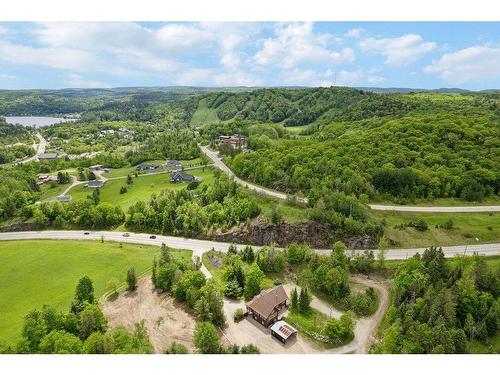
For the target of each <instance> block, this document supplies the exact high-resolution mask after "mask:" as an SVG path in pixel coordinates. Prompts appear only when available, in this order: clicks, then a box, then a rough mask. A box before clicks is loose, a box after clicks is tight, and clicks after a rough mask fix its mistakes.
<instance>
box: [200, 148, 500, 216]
mask: <svg viewBox="0 0 500 375" xmlns="http://www.w3.org/2000/svg"><path fill="white" fill-rule="evenodd" d="M200 149H201V150H202V151H203V152H204V153H205V155H207V156H208V157H209V158H210V159H212V161H213V162H214V165H215V166H216V167H217V168H219V169H220V170H222V171H223V172H225V173H226V174H227V175H229V176H230V177H232V178H234V180H235V181H236V183H237V184H239V185H241V186H243V187H245V188H247V189H250V190H253V191H256V192H257V193H261V194H265V195H267V196H270V197H273V198H278V199H283V200H286V199H288V198H289V196H288V195H287V194H285V193H282V192H279V191H276V190H272V189H268V188H265V187H262V186H258V185H255V184H252V183H251V182H247V181H244V180H242V179H241V178H239V177H238V176H236V175H235V174H234V172H233V171H232V170H231V169H230V168H229V167H228V166H227V165H226V164H224V162H223V161H222V159H221V158H219V156H218V154H217V153H215V152H214V151H211V150H210V149H209V148H208V147H207V146H201V145H200ZM297 200H298V201H299V202H302V203H307V198H297ZM368 206H369V207H370V208H371V209H372V210H377V211H403V212H499V211H500V206H463V207H459V206H456V207H453V206H443V207H439V206H432V207H423V206H422V207H418V206H391V205H383V204H369V205H368Z"/></svg>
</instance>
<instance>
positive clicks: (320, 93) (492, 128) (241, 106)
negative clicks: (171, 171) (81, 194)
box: [204, 88, 500, 202]
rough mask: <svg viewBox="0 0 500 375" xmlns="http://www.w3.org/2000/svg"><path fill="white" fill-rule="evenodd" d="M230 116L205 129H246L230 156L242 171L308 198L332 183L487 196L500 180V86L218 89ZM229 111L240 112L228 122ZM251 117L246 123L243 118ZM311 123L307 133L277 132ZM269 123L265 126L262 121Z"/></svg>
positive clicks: (404, 192)
mask: <svg viewBox="0 0 500 375" xmlns="http://www.w3.org/2000/svg"><path fill="white" fill-rule="evenodd" d="M206 98H207V101H206V104H207V106H208V107H209V108H212V109H215V110H216V112H217V116H218V118H219V119H221V120H226V121H225V122H223V123H220V122H219V123H213V124H208V125H206V126H205V127H204V129H205V130H204V134H209V135H210V137H212V138H211V139H215V137H216V135H217V134H215V133H218V134H228V131H238V130H239V131H241V132H242V133H243V134H246V135H249V134H248V127H245V126H242V124H245V123H248V121H251V123H252V126H253V127H255V126H256V124H258V123H259V122H261V123H262V125H261V127H262V129H265V131H264V130H263V131H262V132H260V134H258V135H257V134H254V135H253V136H251V137H250V142H249V146H250V148H251V149H252V150H253V151H254V152H249V153H242V154H238V155H235V156H234V157H233V158H232V160H230V161H229V163H230V164H231V167H232V169H233V170H234V172H235V173H236V174H238V175H239V176H240V177H241V178H243V179H247V180H250V181H253V182H256V183H258V184H261V185H264V186H268V187H272V188H274V189H277V190H281V191H285V192H288V193H299V194H301V195H305V196H308V195H309V197H310V198H311V202H315V201H316V200H317V199H316V197H318V196H320V195H323V196H324V194H325V191H326V190H333V191H335V190H339V191H342V192H344V193H346V194H348V195H351V194H352V195H355V196H356V197H358V198H360V197H363V196H366V197H367V198H371V199H387V198H388V199H394V200H396V201H400V202H405V201H409V200H413V199H415V198H426V199H433V198H442V197H456V198H462V199H466V200H469V201H481V200H483V199H484V198H486V197H490V196H492V195H495V194H498V192H499V189H500V172H499V170H500V168H499V166H500V151H499V150H500V148H499V145H500V144H499V143H500V141H499V139H500V127H499V123H500V95H498V94H495V93H464V94H449V93H409V94H399V93H397V94H376V93H372V92H364V91H361V90H355V89H349V88H315V89H265V90H256V91H252V92H247V93H211V94H208V95H207V96H206ZM228 119H235V120H233V121H227V120H228ZM239 119H244V120H246V121H247V122H241V121H240V120H239ZM276 122H279V123H280V124H281V125H284V126H285V127H287V126H292V125H303V124H310V125H309V126H308V127H307V128H306V129H305V130H304V131H303V132H302V134H303V135H307V136H306V137H304V136H293V134H288V135H287V134H285V135H282V136H279V137H276V136H273V134H272V133H273V132H272V131H271V132H270V130H269V129H272V128H273V127H275V125H271V126H270V125H269V123H276ZM265 123H267V125H266V124H265Z"/></svg>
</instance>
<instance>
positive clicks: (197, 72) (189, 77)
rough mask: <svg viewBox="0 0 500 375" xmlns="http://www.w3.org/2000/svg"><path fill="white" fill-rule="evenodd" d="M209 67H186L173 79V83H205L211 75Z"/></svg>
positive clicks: (190, 84) (182, 84)
mask: <svg viewBox="0 0 500 375" xmlns="http://www.w3.org/2000/svg"><path fill="white" fill-rule="evenodd" d="M213 74H214V73H213V71H212V70H211V69H198V68H193V69H186V70H183V71H182V72H180V73H179V74H178V75H177V76H176V77H175V79H174V83H175V84H177V85H181V86H194V85H207V84H208V82H209V81H210V78H211V77H212V76H213Z"/></svg>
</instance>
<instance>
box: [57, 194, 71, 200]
mask: <svg viewBox="0 0 500 375" xmlns="http://www.w3.org/2000/svg"><path fill="white" fill-rule="evenodd" d="M57 200H58V201H59V202H69V201H71V195H58V196H57Z"/></svg>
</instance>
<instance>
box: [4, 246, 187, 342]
mask: <svg viewBox="0 0 500 375" xmlns="http://www.w3.org/2000/svg"><path fill="white" fill-rule="evenodd" d="M158 252H159V247H156V246H145V245H135V244H125V243H124V244H123V245H122V247H120V245H119V244H118V243H116V242H104V243H101V242H100V241H50V240H36V241H7V242H3V241H2V242H0V317H1V319H0V341H4V342H8V343H13V342H16V341H17V340H18V339H19V338H20V333H21V329H22V324H23V317H24V315H26V313H28V312H29V311H30V310H32V309H34V308H41V307H42V306H43V305H44V304H50V305H53V306H54V307H56V308H57V309H59V310H67V309H68V308H69V305H70V302H71V300H72V299H73V295H74V291H75V287H76V284H77V283H78V280H79V279H80V278H81V277H82V276H84V275H88V276H89V277H90V278H91V279H92V281H93V282H94V289H95V295H96V297H99V296H101V295H102V294H103V293H104V292H105V289H106V284H107V283H108V281H109V280H111V279H116V280H118V281H119V282H124V281H125V274H126V271H127V269H128V268H129V267H131V266H134V267H135V269H136V271H137V273H141V272H144V271H146V270H148V268H149V267H151V262H152V259H153V257H154V256H155V255H158ZM174 256H178V257H185V258H190V257H191V251H187V250H184V251H180V250H177V251H174Z"/></svg>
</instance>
